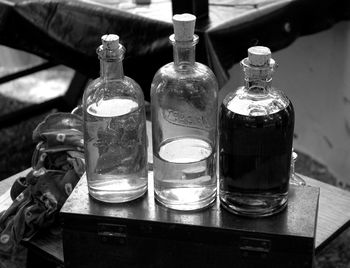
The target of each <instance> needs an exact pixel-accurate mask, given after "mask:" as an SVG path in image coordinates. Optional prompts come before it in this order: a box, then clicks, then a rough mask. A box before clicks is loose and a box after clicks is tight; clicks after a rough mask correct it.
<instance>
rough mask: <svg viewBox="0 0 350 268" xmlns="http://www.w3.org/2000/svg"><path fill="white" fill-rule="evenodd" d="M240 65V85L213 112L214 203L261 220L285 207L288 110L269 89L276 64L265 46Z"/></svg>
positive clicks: (290, 138)
mask: <svg viewBox="0 0 350 268" xmlns="http://www.w3.org/2000/svg"><path fill="white" fill-rule="evenodd" d="M241 66H242V68H243V71H244V74H245V85H244V86H243V87H240V88H238V89H237V90H235V91H234V92H231V93H229V94H228V95H227V96H226V97H225V98H224V100H223V103H222V105H221V107H220V112H219V113H220V115H219V122H220V126H219V154H220V156H219V166H220V172H219V173H220V201H221V204H222V206H223V207H224V208H227V209H228V210H229V211H231V212H233V213H236V214H239V215H245V216H250V217H263V216H268V215H272V214H275V213H277V212H279V211H281V210H283V208H284V207H285V206H286V205H287V201H288V186H289V175H290V166H291V155H292V143H293V131H294V109H293V105H292V103H291V101H290V100H289V99H288V98H287V97H286V95H285V94H284V93H283V92H282V91H280V90H277V89H275V88H273V87H272V86H271V81H272V74H273V72H274V70H275V68H276V63H275V61H274V60H273V59H272V58H271V51H270V49H269V48H267V47H261V46H257V47H251V48H249V49H248V57H247V58H245V59H243V60H242V61H241Z"/></svg>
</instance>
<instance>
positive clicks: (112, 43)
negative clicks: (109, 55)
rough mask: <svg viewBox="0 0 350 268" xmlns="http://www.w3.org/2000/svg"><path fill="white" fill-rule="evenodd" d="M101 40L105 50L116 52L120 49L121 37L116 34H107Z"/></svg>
mask: <svg viewBox="0 0 350 268" xmlns="http://www.w3.org/2000/svg"><path fill="white" fill-rule="evenodd" d="M101 40H102V46H103V48H104V49H108V50H115V49H118V48H119V36H118V35H116V34H105V35H103V36H102V37H101Z"/></svg>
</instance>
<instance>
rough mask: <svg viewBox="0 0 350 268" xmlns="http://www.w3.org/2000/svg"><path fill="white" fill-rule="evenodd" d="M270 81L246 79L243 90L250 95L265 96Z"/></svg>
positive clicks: (268, 89)
mask: <svg viewBox="0 0 350 268" xmlns="http://www.w3.org/2000/svg"><path fill="white" fill-rule="evenodd" d="M271 81H272V79H271V78H270V79H264V78H260V79H257V78H251V77H248V78H247V77H246V79H245V88H246V90H248V91H249V92H250V93H252V94H267V93H268V92H269V91H270V88H271V84H272V83H271Z"/></svg>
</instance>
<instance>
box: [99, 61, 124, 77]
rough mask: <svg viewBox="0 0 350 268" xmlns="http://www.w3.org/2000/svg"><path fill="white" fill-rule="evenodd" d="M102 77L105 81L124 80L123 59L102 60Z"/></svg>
mask: <svg viewBox="0 0 350 268" xmlns="http://www.w3.org/2000/svg"><path fill="white" fill-rule="evenodd" d="M100 75H101V78H102V79H105V80H116V79H123V78H124V70H123V61H122V59H114V60H110V59H100Z"/></svg>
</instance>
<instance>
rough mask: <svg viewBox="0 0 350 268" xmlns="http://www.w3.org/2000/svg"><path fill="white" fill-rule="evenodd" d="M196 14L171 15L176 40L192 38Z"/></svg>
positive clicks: (189, 39)
mask: <svg viewBox="0 0 350 268" xmlns="http://www.w3.org/2000/svg"><path fill="white" fill-rule="evenodd" d="M195 23H196V16H194V15H192V14H189V13H184V14H176V15H174V16H173V24H174V35H175V40H176V41H191V40H193V34H194V26H195Z"/></svg>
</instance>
